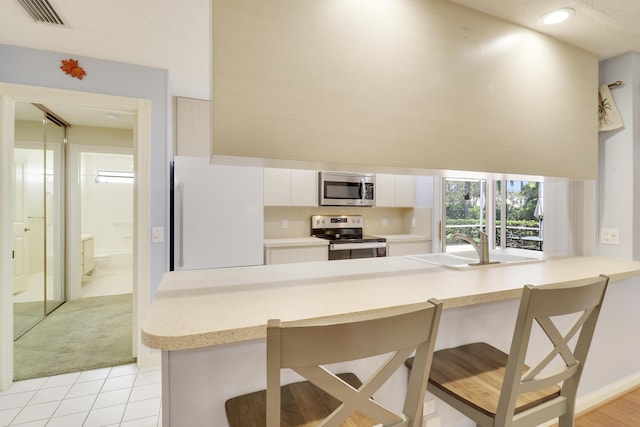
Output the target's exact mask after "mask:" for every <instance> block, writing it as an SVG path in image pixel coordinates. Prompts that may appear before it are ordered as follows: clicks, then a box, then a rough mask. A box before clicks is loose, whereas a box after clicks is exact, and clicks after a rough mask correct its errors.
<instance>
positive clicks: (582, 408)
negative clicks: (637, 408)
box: [540, 372, 640, 427]
mask: <svg viewBox="0 0 640 427" xmlns="http://www.w3.org/2000/svg"><path fill="white" fill-rule="evenodd" d="M639 385H640V372H636V373H635V374H633V375H630V376H628V377H626V378H623V379H621V380H619V381H616V382H615V383H612V384H609V385H608V386H606V387H602V388H601V389H598V390H596V391H594V392H592V393H589V394H587V395H585V396H581V397H578V399H577V400H576V416H578V415H580V414H582V413H585V412H588V411H589V410H591V409H595V408H597V407H598V406H599V405H602V404H603V403H605V402H607V401H608V400H613V399H615V398H617V397H619V396H622V395H624V394H626V393H628V392H629V391H631V390H633V389H634V388H636V387H638V386H639ZM557 422H558V421H557V420H553V421H549V422H547V423H544V424H542V425H541V426H540V427H548V426H551V425H553V424H556V423H557Z"/></svg>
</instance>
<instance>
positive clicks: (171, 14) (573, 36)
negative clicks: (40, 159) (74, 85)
mask: <svg viewBox="0 0 640 427" xmlns="http://www.w3.org/2000/svg"><path fill="white" fill-rule="evenodd" d="M209 1H210V0H107V1H105V0H83V1H78V0H49V2H50V3H51V5H52V6H53V7H54V9H56V11H57V12H58V13H59V15H60V17H61V19H62V20H63V21H64V22H65V26H63V27H61V26H57V25H52V24H42V23H36V22H34V21H33V19H32V18H31V17H30V16H29V15H28V14H27V13H26V12H25V10H24V9H23V8H22V7H21V6H20V4H19V2H18V0H2V13H0V43H2V44H8V45H16V46H23V47H30V48H37V49H44V50H48V51H54V52H61V53H64V54H65V55H77V56H87V57H94V58H102V59H107V60H112V61H118V62H125V63H131V64H137V65H143V66H149V67H155V68H162V69H167V70H169V80H170V85H171V93H172V94H173V95H174V96H186V97H192V98H201V99H209ZM265 1H267V0H265ZM345 1H346V0H345ZM425 1H432V0H425ZM451 1H453V2H455V3H459V4H461V5H464V6H468V7H470V8H473V9H476V10H479V11H481V12H484V13H487V14H489V15H494V16H497V17H499V18H502V19H504V20H507V21H511V22H514V23H517V24H520V25H522V26H525V27H528V28H531V29H533V30H536V31H539V32H542V33H545V34H548V35H550V36H552V37H555V38H557V39H560V40H563V41H565V42H567V43H569V44H572V45H575V46H578V47H581V48H583V49H586V50H589V51H591V52H594V53H596V54H597V55H598V56H599V57H600V58H601V59H607V58H611V57H613V56H616V55H619V54H621V53H624V52H628V51H638V52H640V25H638V21H639V20H640V0H535V1H533V0H451ZM562 7H572V8H574V9H575V10H576V15H575V16H574V17H573V19H572V20H571V21H569V22H567V23H565V24H562V25H560V26H555V27H549V26H548V27H545V26H543V25H541V24H539V23H538V20H539V18H540V17H541V16H542V15H543V14H544V13H546V12H548V11H551V10H554V9H558V8H562ZM89 72H90V70H89ZM47 107H48V108H50V109H51V110H53V111H54V112H56V113H57V114H58V115H60V116H61V117H62V118H63V119H65V120H66V121H68V122H70V123H71V124H72V125H74V124H83V125H86V124H87V123H88V122H89V121H90V120H93V121H96V120H97V121H99V122H101V123H103V125H104V126H108V127H126V126H128V125H123V123H124V122H122V121H118V120H106V121H105V120H104V113H105V112H104V111H100V112H94V114H91V112H87V111H84V115H83V116H79V115H78V114H77V113H78V112H77V111H74V109H73V108H69V106H64V105H60V106H57V105H56V106H54V105H48V106H47ZM88 116H92V117H93V118H90V117H88ZM91 123H93V122H91Z"/></svg>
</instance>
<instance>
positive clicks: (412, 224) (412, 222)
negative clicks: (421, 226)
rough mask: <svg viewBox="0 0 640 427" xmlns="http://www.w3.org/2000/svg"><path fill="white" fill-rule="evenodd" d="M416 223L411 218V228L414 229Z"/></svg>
mask: <svg viewBox="0 0 640 427" xmlns="http://www.w3.org/2000/svg"><path fill="white" fill-rule="evenodd" d="M416 225H417V222H416V219H415V218H411V228H416Z"/></svg>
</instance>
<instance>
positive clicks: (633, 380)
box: [576, 372, 640, 414]
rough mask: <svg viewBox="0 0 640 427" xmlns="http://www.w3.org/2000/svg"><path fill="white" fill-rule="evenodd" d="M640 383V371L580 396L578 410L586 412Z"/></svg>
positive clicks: (577, 403) (577, 402)
mask: <svg viewBox="0 0 640 427" xmlns="http://www.w3.org/2000/svg"><path fill="white" fill-rule="evenodd" d="M638 385H640V372H636V373H635V374H633V375H631V376H628V377H626V378H623V379H621V380H619V381H616V382H615V383H612V384H609V385H608V386H606V387H603V388H601V389H599V390H596V391H594V392H593V393H589V394H587V395H585V396H582V397H579V398H578V400H577V401H576V412H577V413H578V414H580V413H581V412H586V411H588V410H590V409H593V408H595V407H596V406H598V405H601V404H603V403H604V402H606V401H607V400H611V399H615V398H616V397H618V396H621V395H623V394H625V393H627V392H629V391H630V390H632V389H634V388H636V387H637V386H638Z"/></svg>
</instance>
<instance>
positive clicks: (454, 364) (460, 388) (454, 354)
mask: <svg viewBox="0 0 640 427" xmlns="http://www.w3.org/2000/svg"><path fill="white" fill-rule="evenodd" d="M508 358H509V355H508V354H506V353H504V352H502V351H500V350H498V349H497V348H495V347H493V346H491V345H489V344H487V343H483V342H478V343H472V344H465V345H462V346H460V347H456V348H448V349H444V350H439V351H436V352H434V353H433V362H432V364H431V374H430V375H429V385H431V386H433V387H437V388H439V389H440V390H442V391H443V392H445V393H447V394H450V395H451V396H457V397H458V398H459V399H461V400H463V401H464V402H466V403H467V404H468V405H470V406H473V407H474V408H476V409H477V410H478V411H481V412H483V413H485V414H487V415H489V416H491V417H495V414H496V411H497V409H498V401H499V400H500V392H501V391H502V380H503V378H504V374H505V370H506V367H507V360H508ZM412 364H413V360H412V359H408V360H407V361H406V365H407V367H408V368H411V366H412ZM529 369H530V368H529V366H527V365H524V367H523V369H522V372H523V373H525V372H526V371H528V370H529ZM559 395H560V387H558V386H557V385H555V384H554V385H552V386H550V387H547V388H545V389H542V390H538V391H535V392H532V393H525V394H521V395H520V396H518V399H517V401H516V407H515V413H516V414H517V413H519V412H522V411H524V410H526V409H529V408H532V407H534V406H537V405H539V404H541V403H544V402H546V401H549V400H553V399H555V398H556V397H558V396H559Z"/></svg>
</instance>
